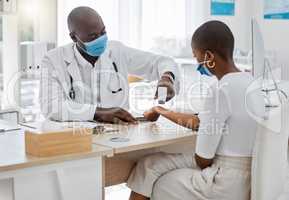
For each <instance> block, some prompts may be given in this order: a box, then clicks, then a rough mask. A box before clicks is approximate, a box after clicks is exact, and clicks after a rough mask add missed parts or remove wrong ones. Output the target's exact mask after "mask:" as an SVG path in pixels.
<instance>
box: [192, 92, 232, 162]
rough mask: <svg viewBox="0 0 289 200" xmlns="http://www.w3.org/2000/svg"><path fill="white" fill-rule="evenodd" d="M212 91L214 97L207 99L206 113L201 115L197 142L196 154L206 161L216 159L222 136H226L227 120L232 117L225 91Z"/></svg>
mask: <svg viewBox="0 0 289 200" xmlns="http://www.w3.org/2000/svg"><path fill="white" fill-rule="evenodd" d="M211 89H212V90H211V92H212V93H211V94H212V96H211V97H208V98H207V99H206V102H205V106H204V111H203V112H202V113H200V114H199V119H200V125H199V131H198V135H197V142H196V154H197V155H198V156H200V157H202V158H205V159H212V158H214V157H215V154H216V151H217V149H218V146H219V144H220V141H221V138H222V135H223V134H226V130H227V126H226V120H227V119H228V118H229V116H230V105H229V99H228V98H227V95H226V93H225V91H223V90H217V89H214V88H211Z"/></svg>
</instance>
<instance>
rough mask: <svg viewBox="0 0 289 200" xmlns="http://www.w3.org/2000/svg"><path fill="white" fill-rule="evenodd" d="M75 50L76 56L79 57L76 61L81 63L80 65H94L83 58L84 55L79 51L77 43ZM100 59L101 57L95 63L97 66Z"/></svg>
mask: <svg viewBox="0 0 289 200" xmlns="http://www.w3.org/2000/svg"><path fill="white" fill-rule="evenodd" d="M73 50H74V55H75V58H76V59H77V60H76V62H77V63H79V65H80V66H81V67H91V68H92V67H93V66H92V65H91V64H90V63H89V62H88V61H87V60H85V59H84V58H83V56H82V55H81V54H80V52H79V51H78V49H77V47H76V45H74V47H73ZM100 59H101V58H99V59H98V60H97V61H96V63H95V64H94V65H95V66H96V65H97V64H98V63H99V62H100Z"/></svg>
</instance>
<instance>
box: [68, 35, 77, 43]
mask: <svg viewBox="0 0 289 200" xmlns="http://www.w3.org/2000/svg"><path fill="white" fill-rule="evenodd" d="M69 36H70V38H71V39H72V40H73V42H77V39H76V37H75V35H74V33H69Z"/></svg>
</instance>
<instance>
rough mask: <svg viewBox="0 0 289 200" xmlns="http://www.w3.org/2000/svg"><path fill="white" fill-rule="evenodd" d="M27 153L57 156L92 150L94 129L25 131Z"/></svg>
mask: <svg viewBox="0 0 289 200" xmlns="http://www.w3.org/2000/svg"><path fill="white" fill-rule="evenodd" d="M25 149H26V153H27V154H29V155H32V156H37V157H47V156H57V155H64V154H72V153H81V152H88V151H91V150H92V129H87V128H74V129H64V130H57V131H45V132H42V131H37V130H26V131H25Z"/></svg>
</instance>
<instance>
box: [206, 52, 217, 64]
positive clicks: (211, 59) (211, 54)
mask: <svg viewBox="0 0 289 200" xmlns="http://www.w3.org/2000/svg"><path fill="white" fill-rule="evenodd" d="M206 55H207V60H208V61H209V62H213V61H214V59H215V55H214V54H213V53H212V52H211V51H209V50H208V51H206Z"/></svg>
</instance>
